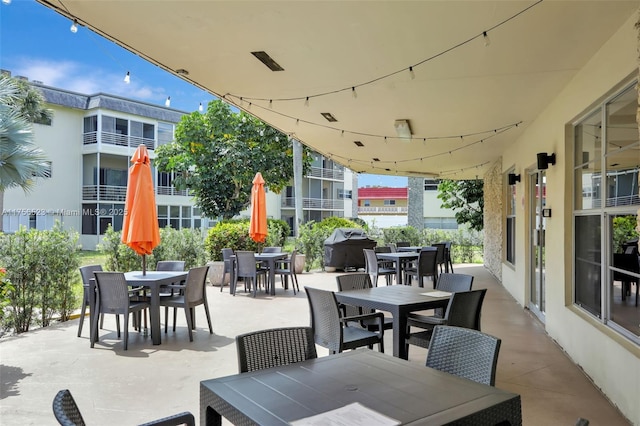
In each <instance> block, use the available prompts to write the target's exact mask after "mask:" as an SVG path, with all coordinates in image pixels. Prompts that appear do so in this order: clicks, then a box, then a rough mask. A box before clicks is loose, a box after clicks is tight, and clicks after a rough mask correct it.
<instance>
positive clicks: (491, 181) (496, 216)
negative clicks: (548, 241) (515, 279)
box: [483, 158, 504, 281]
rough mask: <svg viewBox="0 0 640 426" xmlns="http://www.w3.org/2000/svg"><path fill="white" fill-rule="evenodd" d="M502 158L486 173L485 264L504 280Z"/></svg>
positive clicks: (498, 277)
mask: <svg viewBox="0 0 640 426" xmlns="http://www.w3.org/2000/svg"><path fill="white" fill-rule="evenodd" d="M502 185H503V179H502V158H500V159H498V161H496V162H495V163H494V164H493V165H492V166H491V168H490V169H489V171H488V172H487V173H486V174H485V175H484V187H483V190H484V266H485V267H486V268H487V269H488V270H489V271H490V272H491V273H492V274H493V275H495V276H496V278H497V279H498V280H500V281H502V234H503V229H504V226H503V225H502V223H503V219H502V217H503V209H502V200H503V196H502V195H503V189H502Z"/></svg>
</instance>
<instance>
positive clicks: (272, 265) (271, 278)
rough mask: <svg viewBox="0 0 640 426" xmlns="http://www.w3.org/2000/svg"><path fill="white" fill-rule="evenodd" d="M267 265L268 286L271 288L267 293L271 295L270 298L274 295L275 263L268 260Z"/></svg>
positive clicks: (273, 260)
mask: <svg viewBox="0 0 640 426" xmlns="http://www.w3.org/2000/svg"><path fill="white" fill-rule="evenodd" d="M267 264H268V265H269V285H270V286H271V288H270V289H269V292H270V293H271V295H272V296H275V295H276V274H275V273H274V272H275V270H276V261H275V259H269V262H267Z"/></svg>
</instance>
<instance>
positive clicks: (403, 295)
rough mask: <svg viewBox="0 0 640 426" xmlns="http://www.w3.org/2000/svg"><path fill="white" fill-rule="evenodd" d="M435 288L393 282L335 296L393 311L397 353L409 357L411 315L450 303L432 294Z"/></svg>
mask: <svg viewBox="0 0 640 426" xmlns="http://www.w3.org/2000/svg"><path fill="white" fill-rule="evenodd" d="M385 254H390V253H385ZM434 291H436V290H431V289H426V288H423V287H412V286H406V285H392V286H384V287H373V288H367V289H364V290H349V291H338V292H336V293H335V295H336V299H338V302H340V303H344V304H346V305H352V306H362V307H365V308H371V309H379V310H381V311H386V312H390V313H391V315H392V316H393V356H396V357H399V358H402V359H407V351H406V348H405V339H406V337H407V314H408V313H409V312H414V311H422V310H424V309H435V308H444V307H446V306H447V304H448V303H449V299H450V296H445V297H441V296H440V297H433V296H429V295H428V294H429V293H431V292H434ZM436 294H437V293H436Z"/></svg>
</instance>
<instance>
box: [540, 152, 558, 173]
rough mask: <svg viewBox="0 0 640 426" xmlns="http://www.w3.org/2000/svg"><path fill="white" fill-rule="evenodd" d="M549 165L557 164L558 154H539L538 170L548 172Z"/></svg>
mask: <svg viewBox="0 0 640 426" xmlns="http://www.w3.org/2000/svg"><path fill="white" fill-rule="evenodd" d="M549 164H551V165H552V166H553V165H554V164H556V154H551V155H549V154H547V153H546V152H539V153H538V169H540V170H546V169H548V168H549Z"/></svg>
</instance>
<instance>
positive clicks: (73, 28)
mask: <svg viewBox="0 0 640 426" xmlns="http://www.w3.org/2000/svg"><path fill="white" fill-rule="evenodd" d="M69 31H71V32H72V33H74V34H75V33H77V32H78V21H77V20H75V19H74V20H73V24H71V27H69Z"/></svg>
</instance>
